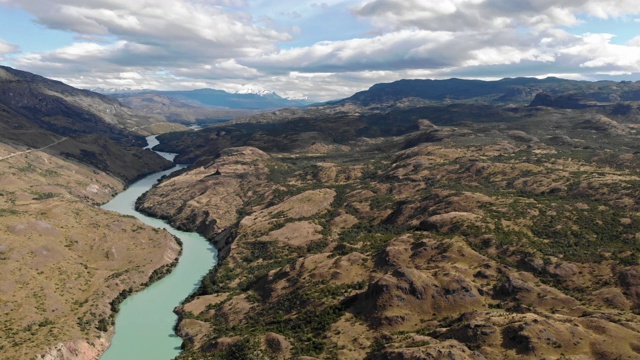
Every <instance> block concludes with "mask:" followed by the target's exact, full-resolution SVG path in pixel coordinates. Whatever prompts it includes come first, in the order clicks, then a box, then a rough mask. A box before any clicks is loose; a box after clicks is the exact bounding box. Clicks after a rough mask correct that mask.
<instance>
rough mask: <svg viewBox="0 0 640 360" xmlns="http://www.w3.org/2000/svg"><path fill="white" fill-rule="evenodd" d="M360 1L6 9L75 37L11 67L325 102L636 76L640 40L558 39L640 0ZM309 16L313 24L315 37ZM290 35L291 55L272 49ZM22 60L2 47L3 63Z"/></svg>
mask: <svg viewBox="0 0 640 360" xmlns="http://www.w3.org/2000/svg"><path fill="white" fill-rule="evenodd" d="M358 1H359V0H347V1H342V0H328V1H324V2H322V3H320V2H319V1H318V0H297V1H294V0H283V1H278V2H277V3H276V2H270V1H266V0H246V1H245V0H156V1H154V2H152V3H146V2H144V1H132V0H0V3H7V4H10V5H11V4H12V5H14V6H18V7H21V8H23V9H25V10H26V11H28V12H30V13H31V14H33V16H34V17H35V18H36V21H37V22H38V23H39V24H41V25H42V26H44V27H47V28H52V29H59V30H64V31H69V32H72V33H73V34H74V36H75V39H76V41H77V42H76V43H73V44H69V45H67V46H64V47H60V48H57V49H52V50H50V51H46V52H41V53H29V54H18V55H17V56H12V57H11V59H10V64H11V65H12V66H15V67H18V68H21V69H24V70H27V71H33V72H36V73H39V74H42V75H45V76H56V77H57V78H58V79H60V80H62V81H66V82H68V83H70V84H71V85H74V86H79V87H86V88H92V87H121V86H127V87H134V88H157V89H172V88H174V89H189V88H197V87H213V88H220V89H227V90H231V91H233V90H239V89H242V88H245V87H247V86H250V87H252V88H263V89H270V90H275V91H277V92H278V93H280V94H282V95H287V96H304V95H309V96H311V97H313V98H315V99H317V100H328V99H335V98H338V97H345V96H349V95H351V94H352V93H354V92H356V91H359V90H363V89H366V88H368V87H369V86H371V85H372V84H374V83H377V82H386V81H394V80H398V79H401V78H446V77H452V76H455V77H474V78H484V79H493V78H502V77H506V76H539V75H541V74H544V75H546V74H562V75H563V77H568V78H580V79H589V78H593V77H595V75H597V74H613V75H616V74H618V75H619V74H629V73H632V74H636V75H637V74H638V73H640V68H639V65H638V64H640V55H639V51H640V50H639V49H640V37H636V38H634V39H632V40H630V41H628V42H627V43H626V44H613V43H612V41H613V38H612V35H610V34H583V35H580V36H578V35H574V34H571V33H569V32H567V31H566V30H563V29H564V27H566V26H569V27H570V26H573V25H576V24H578V23H580V22H581V21H589V20H590V19H593V18H601V19H612V18H616V17H625V18H626V19H627V20H629V19H633V18H634V17H635V18H637V17H638V15H639V14H640V7H638V6H637V0H563V1H551V0H440V1H426V0H362V1H361V2H360V3H359V4H358ZM349 4H350V5H349ZM349 9H350V10H349ZM341 11H342V12H341ZM349 11H350V12H349ZM323 16H329V17H330V18H323ZM348 16H352V18H353V21H354V23H355V22H358V24H359V25H360V26H359V27H354V28H353V29H355V30H353V31H352V32H351V33H348V32H346V31H345V30H349V29H351V28H348V27H339V31H338V30H336V31H337V32H339V33H334V31H333V30H334V29H333V28H332V21H333V17H336V18H339V20H336V21H345V19H349V18H348ZM311 20H313V21H316V23H314V24H315V25H314V26H318V27H314V26H311V27H309V22H311ZM325 20H326V22H323V21H325ZM634 21H637V19H636V20H634ZM363 23H364V24H366V26H362V24H363ZM319 26H322V27H319ZM309 29H311V31H316V32H319V33H321V34H322V35H326V36H327V37H325V38H324V39H323V41H317V40H318V37H317V36H313V37H312V38H313V39H314V40H313V41H316V42H315V43H309V44H305V43H303V42H302V41H300V39H301V38H304V36H305V34H308V32H309V31H310V30H309ZM319 29H321V30H322V31H320V30H319ZM363 29H364V30H363ZM293 37H296V39H294V40H296V42H295V43H293V44H295V46H294V45H292V46H289V47H290V48H289V49H287V50H278V45H279V44H281V43H283V42H285V43H286V42H287V41H288V40H290V39H292V38H293ZM282 46H284V45H282ZM16 51H18V50H17V48H16V47H15V46H13V45H9V44H7V43H4V42H2V41H0V60H1V59H2V56H3V54H8V53H12V52H16ZM613 75H612V76H613Z"/></svg>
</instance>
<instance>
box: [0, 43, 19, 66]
mask: <svg viewBox="0 0 640 360" xmlns="http://www.w3.org/2000/svg"><path fill="white" fill-rule="evenodd" d="M19 51H20V48H19V47H18V46H16V45H13V44H9V43H8V42H6V41H4V40H2V39H0V61H3V60H4V57H5V56H6V55H9V54H15V53H17V52H19Z"/></svg>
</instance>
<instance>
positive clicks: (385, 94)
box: [336, 77, 640, 106]
mask: <svg viewBox="0 0 640 360" xmlns="http://www.w3.org/2000/svg"><path fill="white" fill-rule="evenodd" d="M542 92H546V93H550V94H567V93H571V94H576V95H579V96H580V97H581V98H582V99H583V100H584V101H596V102H615V101H637V100H640V82H630V81H623V82H615V81H598V82H590V81H576V80H566V79H560V78H556V77H548V78H545V79H536V78H506V79H502V80H496V81H482V80H464V79H455V78H454V79H447V80H399V81H395V82H392V83H384V84H376V85H373V86H372V87H371V88H369V89H368V90H365V91H361V92H358V93H356V94H354V95H353V96H351V97H349V98H347V99H344V100H340V101H338V102H336V103H338V104H346V103H352V104H358V105H360V106H371V105H374V106H380V105H385V104H391V103H393V104H396V103H398V102H399V101H404V102H407V101H409V100H408V99H414V100H422V101H425V102H427V103H434V102H435V103H454V102H476V103H493V104H496V103H512V104H513V103H519V104H527V103H530V102H531V101H532V100H533V99H534V98H535V97H536V95H537V94H539V93H542Z"/></svg>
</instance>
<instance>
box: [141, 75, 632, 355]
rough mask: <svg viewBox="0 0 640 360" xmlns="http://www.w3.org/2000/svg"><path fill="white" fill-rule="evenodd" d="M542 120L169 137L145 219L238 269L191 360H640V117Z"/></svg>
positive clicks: (197, 312)
mask: <svg viewBox="0 0 640 360" xmlns="http://www.w3.org/2000/svg"><path fill="white" fill-rule="evenodd" d="M554 81H555V80H554ZM542 84H544V82H542ZM600 85H601V84H600V83H595V84H594V83H585V84H582V83H581V86H583V87H585V88H589V87H597V86H600ZM607 86H614V85H613V84H607ZM616 86H620V87H625V86H629V87H630V86H635V84H633V83H631V84H619V85H616ZM452 91H453V90H452ZM558 91H559V90H558ZM625 91H626V90H625ZM461 96H462V95H461ZM531 100H532V99H531ZM531 100H530V101H531ZM385 101H386V100H385ZM530 101H527V102H526V103H524V104H518V103H513V104H491V103H490V102H485V103H481V104H478V103H469V102H462V103H460V102H458V103H452V104H433V103H432V104H426V105H425V104H424V103H415V104H414V105H415V106H414V105H410V106H409V105H407V106H402V107H400V106H396V107H387V108H385V110H384V111H382V110H381V111H378V112H376V111H373V110H371V109H373V108H375V107H378V108H380V109H381V108H383V107H384V106H382V105H381V104H380V103H371V104H368V105H367V106H368V108H369V109H370V110H369V111H368V112H366V113H365V112H361V109H362V107H356V106H354V107H352V108H351V109H352V110H353V111H348V110H347V108H346V107H345V106H343V105H340V106H341V108H342V112H336V111H333V110H327V111H324V112H323V111H320V110H318V109H315V110H313V111H316V112H315V113H314V114H316V115H318V116H311V115H309V114H310V113H308V112H302V113H297V114H296V115H295V116H293V117H289V118H287V119H286V121H284V122H278V121H274V122H269V123H264V122H257V123H234V124H231V125H220V126H215V127H211V128H207V129H204V130H202V131H199V132H196V133H190V134H187V133H176V134H168V135H165V136H164V139H165V140H166V141H167V148H168V149H174V150H177V151H179V152H181V153H182V156H183V157H184V158H187V159H191V160H193V161H194V164H193V165H192V166H191V167H190V168H189V169H188V170H187V171H185V172H183V173H181V174H178V175H176V176H172V177H169V178H168V179H166V180H165V181H164V182H163V183H161V184H160V185H159V186H157V187H155V188H154V189H152V191H150V192H149V193H148V194H147V195H146V196H145V197H144V199H142V200H141V201H140V202H139V203H138V206H139V207H140V208H142V209H144V210H145V211H148V212H150V213H152V214H155V215H157V216H161V217H163V218H166V219H168V220H169V221H170V222H172V223H173V224H175V225H177V226H179V227H181V228H185V229H190V230H196V231H199V232H201V233H202V234H204V235H206V236H207V237H209V238H210V239H211V240H212V242H213V243H214V244H215V245H216V246H217V247H218V248H219V249H220V254H221V258H222V259H223V261H222V262H221V264H220V265H219V267H218V268H217V269H215V270H212V271H211V272H210V274H209V275H208V276H206V277H205V279H204V280H203V284H202V286H201V287H200V289H199V290H198V293H197V294H195V295H194V296H193V297H192V298H190V299H188V301H186V302H185V304H184V305H183V306H181V307H180V309H178V312H179V313H180V317H181V321H180V323H179V325H178V333H179V334H180V336H182V337H183V338H184V339H185V340H186V346H185V351H184V353H183V354H182V355H181V356H180V359H205V358H206V359H218V358H219V359H228V358H237V359H250V358H274V359H276V358H277V359H288V358H294V359H311V358H317V359H333V358H340V359H451V358H455V359H496V358H501V359H523V358H525V359H529V358H531V359H534V358H535V359H538V358H572V359H618V358H622V359H635V358H639V357H640V355H639V354H640V347H639V344H640V317H638V311H639V309H640V298H638V291H637V290H638V289H637V288H638V284H640V279H639V278H638V274H640V272H639V271H640V263H639V258H638V254H640V245H639V244H640V240H639V239H640V216H638V214H639V213H640V211H639V210H640V208H639V204H638V201H637V199H638V198H639V197H640V193H639V191H640V190H639V189H640V188H639V187H638V184H639V183H640V173H639V172H638V169H639V168H640V167H639V165H640V157H639V156H640V155H639V154H640V148H639V146H638V136H639V133H638V129H640V117H638V116H637V113H638V103H636V102H631V101H618V100H615V101H614V100H612V101H608V102H602V103H600V104H594V105H597V106H588V107H584V108H583V107H579V108H574V107H571V108H567V107H566V106H555V105H554V104H556V103H554V102H547V103H544V104H531V105H532V106H529V103H530ZM588 101H592V100H588ZM407 104H409V103H407ZM378 105H380V106H378ZM385 106H386V105H385ZM274 117H275V116H274Z"/></svg>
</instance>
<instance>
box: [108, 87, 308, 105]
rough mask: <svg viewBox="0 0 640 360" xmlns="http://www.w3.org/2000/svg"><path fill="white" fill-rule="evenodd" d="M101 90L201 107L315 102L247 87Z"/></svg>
mask: <svg viewBox="0 0 640 360" xmlns="http://www.w3.org/2000/svg"><path fill="white" fill-rule="evenodd" d="M100 92H103V93H105V94H109V95H111V96H114V97H116V98H118V99H126V98H128V97H135V96H140V95H160V96H165V97H168V98H172V99H174V100H178V101H180V102H183V103H186V104H189V105H192V106H199V107H208V108H215V109H232V110H274V109H281V108H287V107H304V106H308V105H311V104H312V103H313V102H312V101H309V100H308V99H288V98H284V97H282V96H280V95H278V94H276V93H275V92H272V91H265V90H252V89H245V90H242V91H239V92H236V93H230V92H227V91H224V90H216V89H197V90H185V91H157V90H143V91H121V92H118V91H109V92H105V91H104V89H100Z"/></svg>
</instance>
